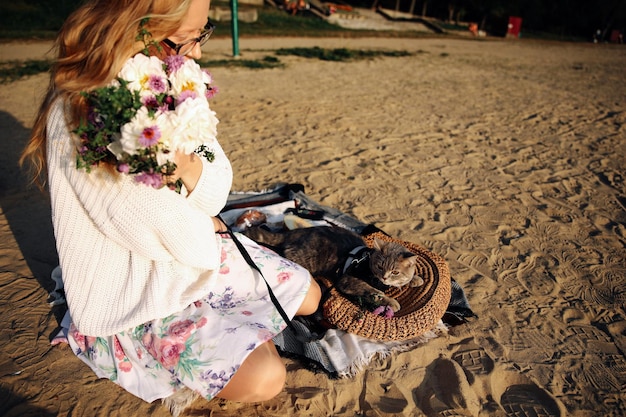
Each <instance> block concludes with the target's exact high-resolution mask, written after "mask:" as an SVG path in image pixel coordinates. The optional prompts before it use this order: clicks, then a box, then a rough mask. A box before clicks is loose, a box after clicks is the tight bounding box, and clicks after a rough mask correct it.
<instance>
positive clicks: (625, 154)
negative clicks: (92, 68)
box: [0, 38, 626, 417]
mask: <svg viewBox="0 0 626 417" xmlns="http://www.w3.org/2000/svg"><path fill="white" fill-rule="evenodd" d="M211 42H213V43H211ZM211 42H209V43H208V44H207V45H206V46H205V49H206V50H207V51H208V52H209V58H214V59H219V58H223V57H225V56H227V55H228V54H229V52H230V49H229V48H230V43H229V42H230V41H229V40H219V39H218V40H216V41H215V42H214V41H213V40H212V41H211ZM314 45H319V46H323V47H350V48H359V49H365V48H373V49H381V48H384V49H401V50H406V51H408V52H411V53H412V55H411V56H408V57H393V58H392V57H389V58H375V59H370V60H363V61H355V62H326V61H320V60H314V59H306V58H298V57H280V58H279V59H280V60H281V61H282V62H283V63H285V68H276V69H265V70H252V69H245V68H223V67H220V68H215V69H213V70H212V73H213V76H214V77H215V81H216V84H217V85H218V86H219V88H220V93H219V94H218V96H217V97H216V98H215V99H214V101H213V108H214V109H215V110H216V111H217V113H218V116H219V117H220V121H221V122H220V125H219V132H220V133H219V137H220V142H221V143H222V145H223V147H224V149H225V150H226V152H227V153H228V154H229V155H230V157H231V160H232V163H233V167H234V170H235V182H234V189H235V190H240V191H245V190H260V189H263V188H266V187H268V186H270V185H272V184H274V183H276V182H299V183H302V184H304V186H305V190H306V192H307V194H308V195H310V196H311V197H312V198H313V199H315V200H317V201H318V202H320V203H322V204H324V205H328V206H332V207H335V208H337V209H340V210H342V211H344V212H346V213H349V214H352V215H354V216H356V217H357V218H359V219H361V220H363V221H365V222H370V223H374V224H376V225H377V226H379V227H380V228H381V229H383V230H385V231H386V232H387V233H389V234H391V235H392V236H394V237H398V238H400V239H403V240H407V241H410V242H414V243H417V244H419V245H422V246H424V247H426V248H428V249H430V250H432V251H433V252H436V253H438V254H439V255H441V256H442V257H444V258H445V260H446V261H447V262H448V264H449V266H450V270H451V273H452V276H453V277H454V278H455V279H456V280H457V281H458V282H459V283H461V285H462V286H463V287H464V289H465V290H466V292H467V295H468V298H469V301H470V303H471V305H472V307H473V309H474V310H475V312H476V314H477V315H478V318H477V319H474V320H472V321H471V322H470V323H468V324H465V325H462V326H459V327H455V328H453V329H451V331H450V333H449V335H448V336H445V337H440V338H438V339H435V340H432V341H430V342H429V343H428V344H426V345H423V346H421V347H418V348H416V349H414V350H412V351H409V352H402V353H395V354H393V355H391V356H389V357H386V358H377V359H375V360H374V361H373V362H372V363H371V364H370V366H368V367H367V368H366V369H365V370H363V371H362V372H360V373H359V374H358V375H356V376H355V377H354V378H348V379H340V380H331V379H329V378H328V377H326V376H325V375H324V374H315V373H312V372H310V371H308V370H307V369H305V368H304V367H303V366H302V364H300V363H299V362H297V361H293V360H285V362H286V364H287V368H288V380H287V385H286V387H285V389H284V391H283V392H282V393H281V394H280V395H279V396H278V397H277V398H275V399H274V400H272V401H267V402H264V403H260V404H252V405H245V404H237V403H233V402H226V401H219V400H216V401H211V402H208V403H207V402H204V401H202V400H200V401H196V402H195V403H194V404H193V407H192V408H191V409H190V411H189V413H188V415H191V416H203V415H206V416H209V415H210V416H237V417H253V416H268V417H279V416H281V417H282V416H314V417H317V416H367V417H370V416H371V417H374V416H376V417H379V416H424V415H425V416H516V417H525V416H528V417H530V416H563V417H564V416H574V417H587V416H599V415H601V416H624V415H626V394H624V392H626V356H625V354H626V311H625V308H624V305H625V304H626V250H625V246H626V184H625V182H624V180H625V177H626V126H624V124H625V122H626V78H625V74H626V72H625V70H626V47H623V46H618V45H614V46H612V45H592V44H569V43H549V42H537V41H530V40H519V41H504V40H495V41H494V40H489V41H484V40H483V41H473V40H454V39H441V38H439V39H340V38H338V39H296V38H292V39H282V40H281V39H253V40H242V42H241V48H242V57H243V58H258V57H262V56H264V55H272V54H273V52H272V49H275V48H277V47H282V46H314ZM48 47H49V45H47V44H41V45H29V47H28V48H24V49H23V51H24V52H28V53H29V54H31V55H32V56H17V57H15V56H14V55H15V54H16V53H17V52H15V51H16V50H19V49H20V48H15V44H3V45H0V50H1V51H2V54H0V57H2V59H3V60H8V59H16V58H20V57H21V58H29V57H41V56H43V54H44V53H45V51H46V48H48ZM46 83H47V79H46V76H45V75H38V76H34V77H30V78H27V79H23V80H19V81H16V82H13V83H11V84H6V85H3V86H2V89H1V91H0V126H1V128H0V132H1V133H0V134H1V135H2V136H1V139H0V202H1V210H2V211H1V212H0V233H1V236H0V313H1V316H2V319H1V320H0V326H1V329H0V396H1V397H2V401H0V415H4V416H15V417H17V416H73V417H78V416H148V415H149V416H159V417H165V416H168V415H169V413H168V412H167V411H166V410H165V409H164V408H163V407H162V405H161V404H160V403H159V402H156V403H154V404H146V403H144V402H142V401H141V400H138V399H136V398H134V397H133V396H132V395H130V394H128V393H126V392H125V391H123V390H121V389H119V388H118V387H117V386H116V385H115V384H113V383H112V382H110V381H108V380H99V379H97V378H96V377H95V375H93V373H92V372H91V370H90V369H88V368H87V367H86V366H85V365H83V364H82V363H81V362H80V361H79V360H78V359H76V358H75V357H74V356H73V354H72V353H71V351H70V350H69V348H67V347H65V346H57V347H51V346H50V343H49V337H50V335H51V333H52V332H53V330H54V329H55V328H56V327H57V324H58V322H57V320H58V319H59V317H58V314H55V313H58V311H57V310H55V309H52V310H51V309H50V307H49V306H48V304H47V302H46V298H47V293H48V291H50V290H51V289H52V282H51V281H50V279H49V273H50V270H51V269H52V268H53V267H54V266H55V265H56V262H57V260H56V253H55V249H54V238H53V233H52V229H51V223H50V210H49V203H48V200H47V198H46V197H45V195H42V194H40V193H39V192H38V191H36V190H34V189H28V188H25V186H24V178H23V175H22V174H21V173H20V172H19V170H18V168H17V162H16V160H17V156H18V154H19V152H20V150H21V148H22V147H23V146H24V143H25V141H26V139H27V136H28V133H29V128H30V127H31V126H32V121H33V117H34V114H35V111H36V107H37V104H38V101H39V100H40V98H41V95H42V93H43V90H44V86H45V85H46Z"/></svg>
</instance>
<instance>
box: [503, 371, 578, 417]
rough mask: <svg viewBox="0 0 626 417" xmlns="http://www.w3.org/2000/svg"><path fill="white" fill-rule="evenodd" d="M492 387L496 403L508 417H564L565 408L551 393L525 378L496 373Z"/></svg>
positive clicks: (511, 373) (515, 374)
mask: <svg viewBox="0 0 626 417" xmlns="http://www.w3.org/2000/svg"><path fill="white" fill-rule="evenodd" d="M492 387H493V389H494V392H493V395H494V398H495V399H496V401H498V402H499V404H500V406H501V407H502V409H503V410H504V412H505V413H506V415H507V416H508V417H564V416H565V415H566V411H565V407H564V406H563V405H562V404H561V403H560V402H559V401H558V400H557V399H556V398H554V397H553V396H552V395H550V393H548V392H547V391H545V390H544V389H542V388H540V387H539V386H537V385H536V384H534V383H533V382H532V381H531V380H529V379H528V378H526V377H525V376H523V375H521V374H518V373H515V372H511V371H501V372H498V371H496V372H494V375H493V380H492Z"/></svg>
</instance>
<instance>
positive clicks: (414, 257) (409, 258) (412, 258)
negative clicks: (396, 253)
mask: <svg viewBox="0 0 626 417" xmlns="http://www.w3.org/2000/svg"><path fill="white" fill-rule="evenodd" d="M402 257H403V258H404V260H405V261H409V262H411V263H412V264H415V263H416V262H417V255H416V254H414V253H413V252H403V253H402Z"/></svg>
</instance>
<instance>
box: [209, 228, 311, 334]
mask: <svg viewBox="0 0 626 417" xmlns="http://www.w3.org/2000/svg"><path fill="white" fill-rule="evenodd" d="M220 220H222V219H221V218H220ZM223 222H224V221H223V220H222V223H223ZM224 224H226V223H224ZM226 228H227V233H228V235H229V236H230V237H231V238H232V239H233V242H234V243H235V246H237V249H239V252H240V253H241V255H242V256H243V258H244V259H245V260H246V262H247V263H248V265H250V267H251V268H252V269H254V270H255V271H257V272H258V273H259V275H261V278H263V281H264V282H265V285H266V286H267V292H268V293H269V296H270V300H272V303H273V304H274V307H276V310H278V313H279V314H280V316H281V317H282V318H283V320H284V321H285V323H287V326H289V328H290V329H291V331H293V333H294V335H295V337H296V339H298V341H300V342H303V343H307V342H311V341H313V340H316V339H319V335H317V334H315V333H312V335H311V337H309V336H305V335H303V334H301V333H300V332H299V331H298V329H297V328H296V326H294V325H293V323H292V322H291V319H290V318H289V316H288V315H287V313H286V312H285V310H284V309H283V306H281V305H280V303H279V302H278V299H277V298H276V296H275V295H274V291H272V287H270V284H269V283H268V282H267V280H266V279H265V276H263V272H261V269H260V268H259V266H258V265H257V264H256V263H255V262H254V261H253V260H252V258H251V257H250V254H249V253H248V251H247V250H246V248H245V247H244V246H243V244H242V243H241V242H240V241H239V239H238V238H237V236H235V233H233V231H232V230H231V229H230V227H228V225H227V226H226Z"/></svg>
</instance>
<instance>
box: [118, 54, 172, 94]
mask: <svg viewBox="0 0 626 417" xmlns="http://www.w3.org/2000/svg"><path fill="white" fill-rule="evenodd" d="M118 77H119V78H122V79H124V80H126V81H128V89H129V90H131V91H138V92H139V94H140V95H141V96H142V97H143V96H146V95H153V96H154V95H157V94H161V93H165V92H166V91H167V89H168V83H167V74H166V73H165V70H164V69H163V61H161V60H160V59H159V58H157V57H155V56H150V57H148V56H146V55H144V54H137V55H135V56H134V57H132V58H131V59H129V60H128V61H126V63H125V64H124V66H123V67H122V70H121V71H120V73H119V74H118Z"/></svg>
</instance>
